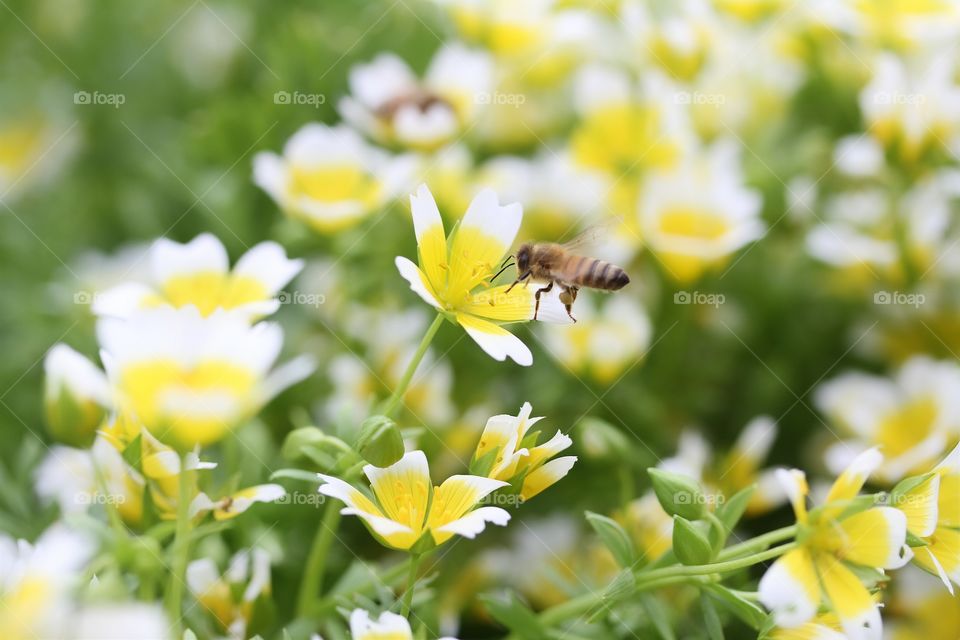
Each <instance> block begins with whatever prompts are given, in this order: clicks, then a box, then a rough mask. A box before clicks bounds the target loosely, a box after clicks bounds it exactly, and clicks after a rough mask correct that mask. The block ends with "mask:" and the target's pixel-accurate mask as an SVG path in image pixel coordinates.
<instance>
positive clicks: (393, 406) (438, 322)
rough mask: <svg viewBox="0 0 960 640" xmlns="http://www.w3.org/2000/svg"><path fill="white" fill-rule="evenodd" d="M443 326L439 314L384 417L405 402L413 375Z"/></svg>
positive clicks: (390, 401)
mask: <svg viewBox="0 0 960 640" xmlns="http://www.w3.org/2000/svg"><path fill="white" fill-rule="evenodd" d="M441 324H443V314H442V313H438V314H437V317H436V318H434V319H433V324H431V325H430V328H428V329H427V332H426V333H425V334H424V336H423V340H421V341H420V346H419V347H417V352H416V353H414V354H413V359H412V360H410V364H408V365H407V370H406V371H404V372H403V376H402V377H401V378H400V382H399V384H397V388H396V389H394V390H393V393H392V394H391V395H390V397H389V398H388V399H387V404H386V406H385V408H384V410H383V415H385V416H388V417H389V416H390V415H392V414H393V413H394V412H395V411H396V410H397V408H398V405H399V404H400V403H401V402H402V401H403V396H404V394H405V393H406V392H407V387H409V386H410V381H411V380H412V379H413V374H414V373H416V371H417V367H418V366H420V361H421V360H423V356H424V355H426V353H427V348H428V347H429V346H430V343H431V342H432V341H433V337H434V336H435V335H437V331H439V330H440V325H441Z"/></svg>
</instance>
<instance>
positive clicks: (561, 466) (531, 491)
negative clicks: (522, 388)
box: [472, 402, 577, 500]
mask: <svg viewBox="0 0 960 640" xmlns="http://www.w3.org/2000/svg"><path fill="white" fill-rule="evenodd" d="M532 410H533V407H531V405H530V403H529V402H524V403H523V406H522V407H521V408H520V413H518V414H517V415H516V416H511V415H506V414H502V415H497V416H493V417H492V418H490V419H489V420H487V424H486V426H485V427H484V429H483V433H482V434H480V441H479V442H478V443H477V449H476V451H475V452H474V454H473V460H474V462H473V465H472V467H473V466H476V467H477V468H482V470H483V472H484V474H485V475H486V476H487V477H488V478H493V479H495V480H499V481H504V482H508V483H515V486H516V488H517V490H518V491H519V492H520V498H521V499H523V500H529V499H530V498H532V497H534V496H535V495H537V494H538V493H540V492H541V491H543V490H544V489H546V488H547V487H550V486H551V485H553V484H555V483H556V482H557V481H559V480H560V479H561V478H563V477H564V476H566V475H567V474H568V473H569V472H570V469H572V468H573V465H574V464H575V463H576V461H577V456H561V457H559V458H555V459H553V460H551V458H553V457H554V456H555V455H557V454H558V453H560V452H561V451H563V450H564V449H567V448H569V447H570V445H572V444H573V440H571V439H570V436H568V435H566V434H564V433H561V432H560V431H559V430H558V431H557V432H556V433H555V434H554V435H553V437H552V438H550V439H549V440H547V441H546V442H544V443H542V444H539V445H538V444H537V440H538V439H539V436H540V432H539V431H534V432H532V433H529V431H530V427H532V426H533V425H535V424H536V423H537V422H539V421H540V420H542V419H543V417H542V416H541V417H537V418H531V417H530V412H531V411H532Z"/></svg>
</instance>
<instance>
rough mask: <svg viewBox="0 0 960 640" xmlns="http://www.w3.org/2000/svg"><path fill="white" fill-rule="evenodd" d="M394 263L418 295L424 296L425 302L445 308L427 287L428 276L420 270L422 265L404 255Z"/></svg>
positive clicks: (398, 257)
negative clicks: (419, 265)
mask: <svg viewBox="0 0 960 640" xmlns="http://www.w3.org/2000/svg"><path fill="white" fill-rule="evenodd" d="M394 264H396V265H397V271H399V272H400V275H401V276H403V279H404V280H406V281H407V282H409V283H410V288H411V289H413V290H414V291H415V292H416V294H417V295H418V296H420V297H421V298H423V301H424V302H426V303H427V304H429V305H431V306H433V307H436V308H437V309H442V308H443V307H442V306H441V305H440V303H439V302H437V299H436V298H434V297H433V294H432V293H430V291H429V289H427V284H426V282H427V278H426V275H425V274H424V273H423V272H422V271H420V267H418V266H417V265H415V264H414V263H413V262H411V261H410V260H409V259H408V258H404V257H403V256H397V257H396V259H395V260H394Z"/></svg>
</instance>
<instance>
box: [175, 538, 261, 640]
mask: <svg viewBox="0 0 960 640" xmlns="http://www.w3.org/2000/svg"><path fill="white" fill-rule="evenodd" d="M186 578H187V587H188V588H189V589H190V592H191V593H192V594H193V595H194V597H195V598H196V599H197V602H199V603H200V604H201V606H203V608H204V609H206V610H207V611H208V612H209V613H210V614H211V615H212V616H213V617H214V618H215V619H216V622H217V625H218V627H219V628H220V629H222V630H224V631H226V632H227V633H228V634H229V637H231V638H246V637H247V635H246V630H247V627H248V625H249V624H250V621H251V620H252V618H253V616H254V605H255V603H256V601H257V600H258V599H259V598H261V597H268V596H269V595H270V592H271V584H270V555H269V554H268V553H267V552H266V551H264V550H263V549H259V548H253V549H249V550H247V549H244V550H242V551H239V552H237V553H236V554H235V555H234V556H233V557H232V558H231V559H230V564H229V566H228V567H227V570H226V572H224V573H223V574H222V575H221V573H220V570H219V569H218V568H217V565H216V563H215V562H214V561H213V560H211V559H210V558H201V559H199V560H194V561H193V562H191V563H190V564H189V565H188V566H187V575H186Z"/></svg>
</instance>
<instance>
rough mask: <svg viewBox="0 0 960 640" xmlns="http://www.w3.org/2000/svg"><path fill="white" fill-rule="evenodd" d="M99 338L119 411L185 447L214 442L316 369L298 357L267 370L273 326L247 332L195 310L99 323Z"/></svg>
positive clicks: (277, 340)
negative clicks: (204, 315)
mask: <svg viewBox="0 0 960 640" xmlns="http://www.w3.org/2000/svg"><path fill="white" fill-rule="evenodd" d="M97 334H98V337H99V341H100V345H101V349H102V351H101V359H102V360H103V362H104V366H105V368H106V370H107V375H108V376H109V378H110V380H111V382H112V383H113V385H114V386H115V389H116V393H117V405H118V410H119V411H120V412H121V413H129V414H130V415H132V416H135V417H136V418H137V419H138V420H139V421H140V422H141V423H142V424H143V425H144V426H146V427H147V428H148V429H149V430H150V432H151V433H153V434H154V435H155V436H156V437H157V438H159V439H160V440H162V441H165V442H171V443H175V444H177V445H178V446H181V447H187V448H191V447H193V446H194V445H196V444H200V445H207V444H211V443H213V442H217V441H218V440H220V439H221V438H222V437H223V436H224V435H226V433H227V431H228V430H230V429H232V428H234V427H236V426H238V425H239V423H240V422H241V421H242V420H245V419H246V418H248V417H250V416H251V415H253V413H255V412H256V411H258V410H259V409H260V407H261V406H263V404H265V403H266V402H267V401H269V400H270V399H271V398H273V397H274V396H275V395H276V394H278V393H279V392H280V391H282V390H283V389H285V388H287V387H288V386H290V385H292V384H295V383H296V382H299V381H300V380H302V379H303V378H305V377H306V376H308V375H309V374H310V373H311V372H312V371H313V368H314V366H313V362H312V360H311V359H310V358H309V357H307V356H301V357H299V358H295V359H294V360H291V361H290V362H288V363H286V364H285V365H283V366H281V367H278V368H276V369H273V370H271V367H272V366H273V364H274V362H275V361H276V359H277V356H278V355H279V354H280V347H281V345H282V343H283V332H282V331H281V329H280V327H279V326H277V325H275V324H273V323H268V322H261V323H258V324H256V325H254V326H252V327H251V326H250V325H249V324H248V323H247V320H246V318H244V317H242V316H238V315H234V314H230V313H229V312H224V311H215V312H214V313H213V314H211V315H210V316H207V317H203V316H201V315H200V313H199V312H198V311H197V309H196V308H195V307H193V306H189V307H182V308H180V309H171V308H159V309H153V310H147V311H137V312H135V313H134V314H132V315H131V316H130V317H129V318H128V319H126V320H121V319H117V318H101V319H100V322H99V324H98V325H97Z"/></svg>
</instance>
